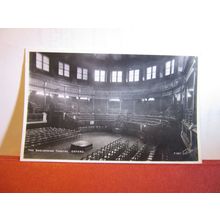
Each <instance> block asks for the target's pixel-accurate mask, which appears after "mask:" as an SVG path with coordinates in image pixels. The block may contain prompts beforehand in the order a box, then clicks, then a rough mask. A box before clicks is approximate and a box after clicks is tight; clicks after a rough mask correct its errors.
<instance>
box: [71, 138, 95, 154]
mask: <svg viewBox="0 0 220 220" xmlns="http://www.w3.org/2000/svg"><path fill="white" fill-rule="evenodd" d="M90 149H92V143H90V142H88V141H83V140H80V141H75V142H73V143H72V144H71V145H70V152H71V153H78V152H80V151H82V153H83V152H85V151H87V150H90Z"/></svg>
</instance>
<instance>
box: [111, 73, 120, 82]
mask: <svg viewBox="0 0 220 220" xmlns="http://www.w3.org/2000/svg"><path fill="white" fill-rule="evenodd" d="M111 81H112V82H122V71H112V79H111Z"/></svg>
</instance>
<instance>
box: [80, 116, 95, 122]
mask: <svg viewBox="0 0 220 220" xmlns="http://www.w3.org/2000/svg"><path fill="white" fill-rule="evenodd" d="M76 117H77V119H78V120H80V121H94V119H95V118H94V115H93V114H77V116H76Z"/></svg>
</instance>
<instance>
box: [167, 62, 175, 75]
mask: <svg viewBox="0 0 220 220" xmlns="http://www.w3.org/2000/svg"><path fill="white" fill-rule="evenodd" d="M174 67H175V60H174V59H173V60H171V61H168V62H166V68H165V76H168V75H170V74H174Z"/></svg>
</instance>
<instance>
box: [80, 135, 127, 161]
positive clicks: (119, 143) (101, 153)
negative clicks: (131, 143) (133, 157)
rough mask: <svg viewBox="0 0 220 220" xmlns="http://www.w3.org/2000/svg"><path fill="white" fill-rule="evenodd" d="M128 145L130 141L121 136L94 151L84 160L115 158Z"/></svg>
mask: <svg viewBox="0 0 220 220" xmlns="http://www.w3.org/2000/svg"><path fill="white" fill-rule="evenodd" d="M127 146H128V141H127V140H126V139H123V138H119V139H117V140H115V141H112V142H111V143H109V144H107V145H106V146H104V147H102V148H100V149H98V150H96V151H94V152H93V153H91V154H89V155H88V156H87V157H85V158H82V160H103V161H105V160H115V159H116V158H117V157H118V156H119V155H120V154H121V153H122V152H123V151H124V150H125V149H126V148H127Z"/></svg>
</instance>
